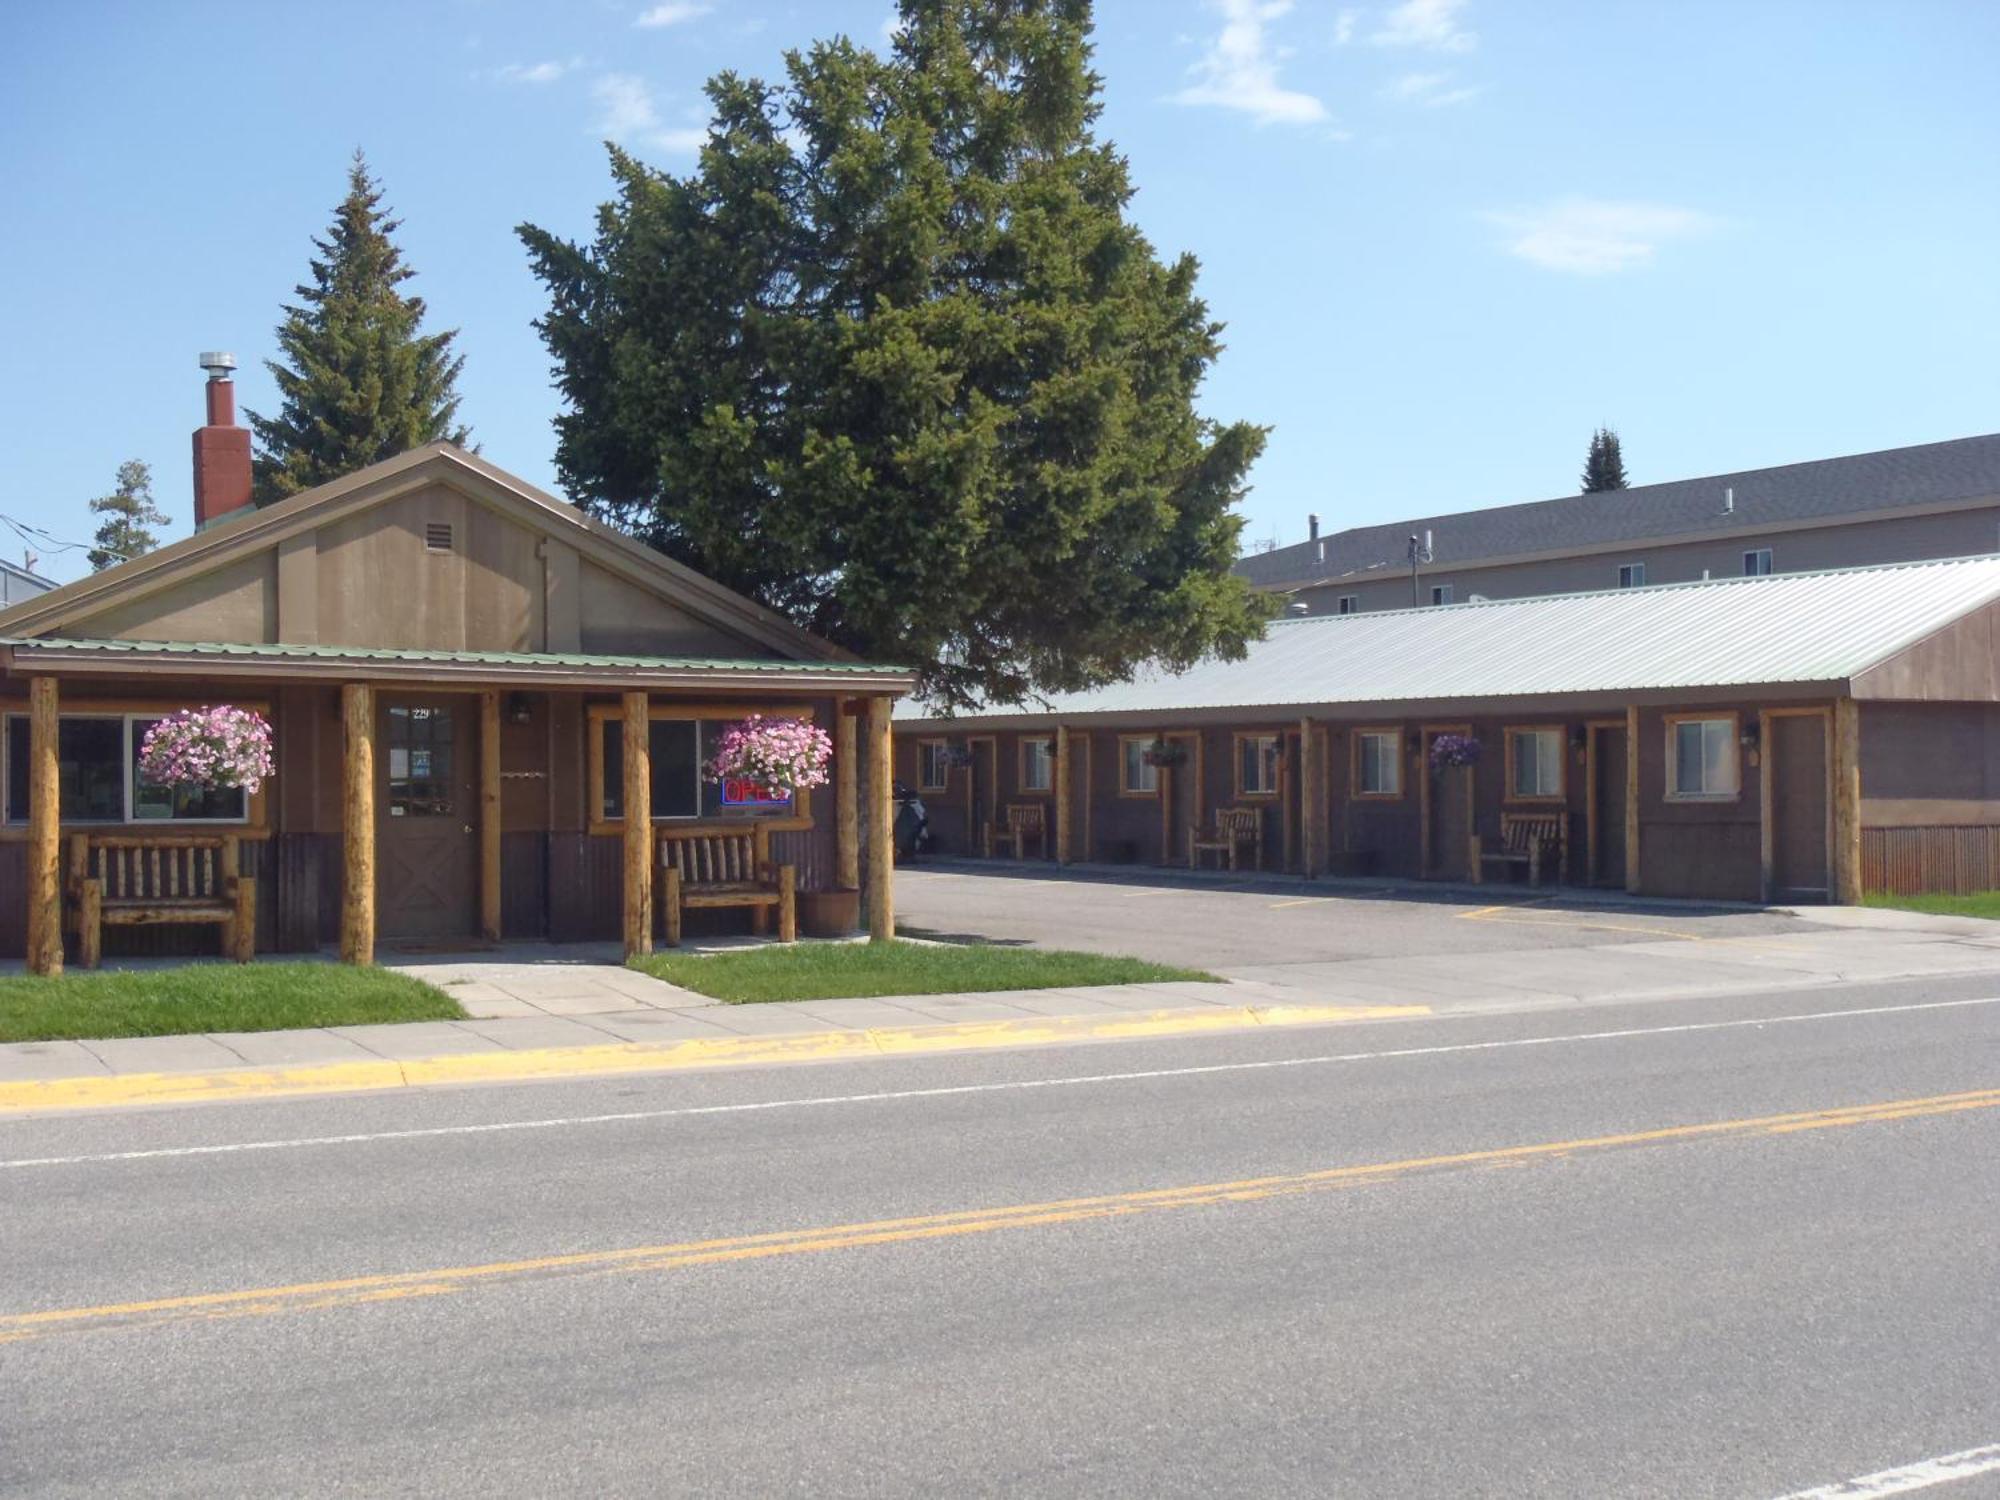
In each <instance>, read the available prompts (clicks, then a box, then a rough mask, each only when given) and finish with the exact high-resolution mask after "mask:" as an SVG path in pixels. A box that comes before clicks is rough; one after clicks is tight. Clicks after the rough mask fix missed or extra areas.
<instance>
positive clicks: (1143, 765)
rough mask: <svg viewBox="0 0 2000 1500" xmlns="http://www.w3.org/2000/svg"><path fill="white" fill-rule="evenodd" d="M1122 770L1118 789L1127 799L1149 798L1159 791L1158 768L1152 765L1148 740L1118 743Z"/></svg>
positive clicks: (1150, 744)
mask: <svg viewBox="0 0 2000 1500" xmlns="http://www.w3.org/2000/svg"><path fill="white" fill-rule="evenodd" d="M1119 748H1120V749H1121V750H1122V752H1123V754H1122V756H1121V757H1120V759H1121V761H1122V764H1123V770H1122V771H1121V773H1120V779H1119V782H1118V788H1119V790H1120V791H1122V792H1124V793H1125V795H1126V796H1128V797H1150V796H1152V795H1154V794H1155V793H1157V792H1158V791H1159V789H1160V768H1159V767H1158V766H1156V765H1154V764H1153V760H1152V753H1153V742H1152V741H1151V740H1150V739H1127V740H1121V741H1119Z"/></svg>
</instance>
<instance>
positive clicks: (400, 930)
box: [375, 697, 479, 942]
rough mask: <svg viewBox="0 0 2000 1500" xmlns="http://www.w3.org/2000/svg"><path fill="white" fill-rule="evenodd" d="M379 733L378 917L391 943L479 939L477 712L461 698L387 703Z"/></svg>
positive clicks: (473, 703) (471, 702) (474, 703)
mask: <svg viewBox="0 0 2000 1500" xmlns="http://www.w3.org/2000/svg"><path fill="white" fill-rule="evenodd" d="M381 712H382V717H381V722H380V724H379V725H378V727H377V734H378V741H377V743H378V744H379V746H380V750H379V753H378V755H377V761H376V763H377V766H378V770H377V773H376V774H377V775H378V776H379V777H380V778H381V781H380V785H379V786H378V787H377V788H376V806H377V807H378V808H379V809H380V813H379V815H378V820H377V823H376V838H375V849H376V854H375V859H376V876H375V879H376V887H375V895H376V901H375V905H376V911H377V922H378V930H379V932H380V934H381V936H382V938H383V940H384V941H386V942H395V941H398V940H401V941H405V942H407V941H411V940H425V941H431V940H437V939H450V938H471V937H472V936H473V935H474V934H475V933H477V932H478V930H479V891H478V885H479V878H478V877H479V837H478V831H477V830H478V824H479V782H478V777H479V712H478V702H477V700H476V699H472V698H464V697H436V698H414V697H413V698H384V699H383V701H382V710H381Z"/></svg>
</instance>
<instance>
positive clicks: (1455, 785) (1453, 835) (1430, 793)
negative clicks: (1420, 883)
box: [1418, 726, 1472, 880]
mask: <svg viewBox="0 0 2000 1500" xmlns="http://www.w3.org/2000/svg"><path fill="white" fill-rule="evenodd" d="M1468 732H1469V731H1468V730H1466V729H1465V728H1463V727H1462V726H1461V727H1456V728H1452V729H1427V730H1425V731H1424V760H1423V767H1422V769H1421V770H1420V771H1419V773H1418V774H1419V775H1421V776H1423V777H1424V795H1425V797H1426V799H1427V802H1426V807H1425V812H1426V817H1425V822H1426V823H1427V824H1428V825H1429V832H1430V847H1429V849H1428V851H1427V852H1426V858H1425V860H1424V873H1425V874H1426V875H1428V876H1429V877H1430V878H1431V879H1432V880H1469V879H1471V878H1472V869H1471V862H1472V767H1470V766H1443V767H1440V768H1439V769H1437V770H1435V771H1433V770H1432V769H1431V768H1430V762H1431V741H1432V740H1434V739H1436V738H1437V737H1438V736H1439V735H1441V734H1465V733H1468Z"/></svg>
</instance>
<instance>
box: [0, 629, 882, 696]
mask: <svg viewBox="0 0 2000 1500" xmlns="http://www.w3.org/2000/svg"><path fill="white" fill-rule="evenodd" d="M0 668H4V670H6V671H7V672H10V673H13V672H33V673H38V674H47V675H51V676H58V677H67V676H94V677H103V676H119V675H128V674H130V673H133V672H144V673H145V674H146V675H147V676H149V677H153V676H159V675H170V676H183V677H255V678H260V679H263V680H265V681H314V682H385V683H386V682H422V683H428V684H441V683H462V684H464V685H465V686H467V687H494V686H531V685H534V686H542V687H577V688H616V689H619V690H621V691H627V690H634V689H642V688H649V687H659V688H672V687H702V688H718V687H728V688H770V689H774V690H786V689H791V690H800V689H803V690H806V691H811V692H831V691H840V692H868V693H889V694H902V693H907V692H909V691H910V689H911V688H912V687H913V686H914V685H915V681H916V678H915V675H914V674H913V673H912V672H911V671H910V670H909V669H908V668H905V667H895V666H883V665H878V664H875V663H870V662H853V661H765V660H755V659H748V660H730V659H721V658H703V657H676V656H634V655H586V654H576V653H557V652H529V651H414V650H403V649H400V648H395V647H386V646H300V645H283V644H267V645H240V644H234V643H229V642H221V641H112V640H68V639H60V638H35V637H20V636H16V637H0Z"/></svg>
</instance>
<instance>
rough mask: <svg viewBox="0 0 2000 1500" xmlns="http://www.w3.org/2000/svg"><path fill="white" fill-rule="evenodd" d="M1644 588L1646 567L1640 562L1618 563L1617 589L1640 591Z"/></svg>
mask: <svg viewBox="0 0 2000 1500" xmlns="http://www.w3.org/2000/svg"><path fill="white" fill-rule="evenodd" d="M1645 586H1646V565H1645V564H1644V563H1642V562H1636V563H1620V564H1619V565H1618V587H1620V588H1621V589H1642V588H1644V587H1645Z"/></svg>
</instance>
